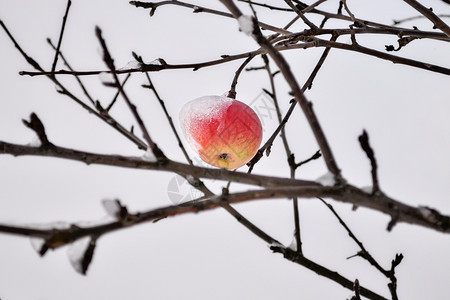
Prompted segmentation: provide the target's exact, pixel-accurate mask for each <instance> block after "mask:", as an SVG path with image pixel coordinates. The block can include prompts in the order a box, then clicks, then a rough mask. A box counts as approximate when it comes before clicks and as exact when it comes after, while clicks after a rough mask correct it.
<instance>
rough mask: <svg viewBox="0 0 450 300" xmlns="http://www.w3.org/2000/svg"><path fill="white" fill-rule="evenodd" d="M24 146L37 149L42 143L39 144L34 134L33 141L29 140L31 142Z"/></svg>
mask: <svg viewBox="0 0 450 300" xmlns="http://www.w3.org/2000/svg"><path fill="white" fill-rule="evenodd" d="M25 146H28V147H36V148H39V147H41V146H42V142H41V140H40V139H39V137H38V136H37V135H36V134H35V135H34V137H33V139H32V140H31V142H29V143H28V144H26V145H25Z"/></svg>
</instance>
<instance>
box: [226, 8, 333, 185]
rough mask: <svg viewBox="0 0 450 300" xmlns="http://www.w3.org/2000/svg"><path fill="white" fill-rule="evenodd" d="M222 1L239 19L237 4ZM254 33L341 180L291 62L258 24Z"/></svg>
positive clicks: (330, 169)
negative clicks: (286, 84) (287, 85)
mask: <svg viewBox="0 0 450 300" xmlns="http://www.w3.org/2000/svg"><path fill="white" fill-rule="evenodd" d="M221 2H222V3H223V4H224V5H225V6H226V7H227V8H228V9H229V10H230V12H231V13H233V16H234V17H235V18H236V19H238V18H239V17H240V16H241V15H242V13H241V12H240V11H239V9H238V8H237V7H236V5H235V4H234V3H233V2H232V1H226V0H221ZM253 27H254V28H253V29H254V30H253V35H254V39H255V40H256V42H257V43H258V44H259V45H260V46H261V47H262V48H263V49H265V50H266V51H267V52H268V54H269V55H270V56H271V57H272V59H273V60H274V62H275V63H276V64H277V65H278V68H279V69H280V71H281V73H282V74H283V75H284V77H285V79H286V81H287V83H288V84H289V86H290V88H291V89H292V94H293V95H294V97H295V99H296V101H297V102H298V103H299V105H300V107H301V108H302V110H303V112H304V114H305V116H306V119H307V120H308V122H309V125H310V127H311V129H312V131H313V134H314V136H315V138H316V141H317V143H318V144H319V147H320V149H321V151H322V154H323V156H324V160H325V163H326V165H327V168H328V170H329V171H330V172H331V173H333V174H334V175H335V176H336V178H337V179H338V180H339V179H340V177H341V171H340V169H339V168H338V166H337V164H336V161H335V159H334V156H333V154H332V151H331V148H330V147H329V145H328V142H327V140H326V138H325V135H324V133H323V131H322V128H321V126H320V124H319V122H318V120H317V118H316V115H315V113H314V110H313V109H312V104H311V103H310V102H309V101H308V100H307V99H306V97H305V95H304V94H303V92H302V90H301V88H300V86H299V84H298V83H297V80H296V79H295V76H294V74H293V73H292V71H291V69H290V67H289V64H288V63H287V62H286V60H285V59H284V57H283V56H282V55H281V54H280V53H279V52H278V51H277V50H276V49H275V48H274V47H273V45H272V44H271V43H270V42H269V41H268V40H267V39H266V38H265V37H264V36H263V35H262V33H261V31H260V30H259V28H258V27H257V26H253Z"/></svg>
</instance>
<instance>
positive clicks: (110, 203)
mask: <svg viewBox="0 0 450 300" xmlns="http://www.w3.org/2000/svg"><path fill="white" fill-rule="evenodd" d="M102 205H103V208H104V209H105V211H106V213H107V214H108V216H111V217H114V218H117V216H118V214H119V213H120V210H121V209H122V207H121V205H120V202H119V201H118V200H110V199H105V200H102Z"/></svg>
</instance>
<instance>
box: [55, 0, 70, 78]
mask: <svg viewBox="0 0 450 300" xmlns="http://www.w3.org/2000/svg"><path fill="white" fill-rule="evenodd" d="M71 4H72V2H71V1H70V0H68V1H67V7H66V12H65V13H64V17H63V21H62V25H61V32H60V34H59V39H58V44H57V46H56V49H55V58H54V59H53V64H52V72H54V71H55V68H56V63H57V62H58V56H59V49H60V48H61V43H62V39H63V35H64V29H65V28H66V21H67V15H68V14H69V9H70V5H71Z"/></svg>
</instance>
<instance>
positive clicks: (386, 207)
mask: <svg viewBox="0 0 450 300" xmlns="http://www.w3.org/2000/svg"><path fill="white" fill-rule="evenodd" d="M1 153H3V154H12V155H14V156H20V155H38V156H46V157H58V158H66V159H70V160H75V161H80V162H84V163H87V164H100V165H109V166H117V167H125V168H134V169H147V170H158V171H169V172H174V173H178V174H186V175H192V176H194V177H199V178H209V179H218V180H226V181H233V182H240V183H246V184H252V185H257V186H262V187H267V188H269V187H278V190H277V189H274V190H270V189H265V190H261V191H255V192H254V193H253V194H252V195H253V196H254V197H257V196H258V195H259V197H261V198H264V197H273V198H276V197H278V196H280V197H281V196H283V197H331V198H333V199H335V200H338V201H342V202H345V203H349V204H353V205H356V206H360V207H367V208H370V209H374V210H377V211H379V212H382V213H385V214H387V215H389V216H391V217H392V218H394V217H395V219H396V222H406V223H410V224H415V225H420V226H423V227H426V228H430V229H434V230H437V231H441V232H445V233H450V217H449V216H446V215H442V214H441V213H439V212H438V211H437V210H435V209H433V208H429V207H412V206H408V205H406V204H403V203H400V202H398V201H396V200H394V199H392V198H390V197H388V196H386V195H384V194H381V195H373V194H368V193H366V192H364V191H362V190H360V189H358V188H356V187H353V186H351V185H343V186H335V187H323V186H321V185H320V184H318V183H316V182H312V181H306V180H299V179H295V180H294V179H288V178H279V177H271V176H262V175H254V174H247V173H241V172H232V171H228V170H225V169H211V168H202V167H196V166H190V165H187V164H182V163H178V162H174V161H171V160H168V161H166V162H164V163H160V162H154V163H153V162H148V161H145V160H143V159H141V158H133V157H124V156H118V155H104V154H94V153H89V152H82V151H76V150H72V149H67V148H62V147H58V146H55V147H52V148H50V149H42V148H39V147H29V146H21V145H15V144H10V143H6V142H2V141H0V154H1ZM296 188H297V189H300V190H301V191H297V190H296ZM303 188H305V189H303ZM241 196H242V195H241ZM241 196H239V197H241ZM247 196H248V195H246V198H245V199H246V200H248V199H249V198H247ZM253 196H252V197H253ZM242 197H243V196H242ZM241 200H242V199H241ZM232 202H234V201H232ZM232 202H230V203H232Z"/></svg>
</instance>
